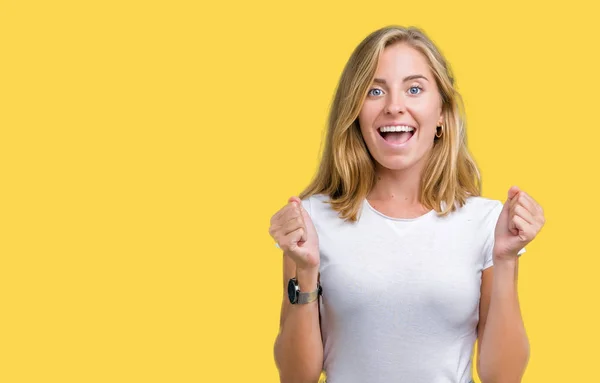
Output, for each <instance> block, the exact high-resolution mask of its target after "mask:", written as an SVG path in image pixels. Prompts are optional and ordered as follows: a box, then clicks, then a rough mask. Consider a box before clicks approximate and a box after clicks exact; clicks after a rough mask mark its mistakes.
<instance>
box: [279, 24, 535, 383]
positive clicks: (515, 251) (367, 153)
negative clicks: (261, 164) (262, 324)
mask: <svg viewBox="0 0 600 383" xmlns="http://www.w3.org/2000/svg"><path fill="white" fill-rule="evenodd" d="M480 185H481V183H480V175H479V171H478V169H477V166H476V164H475V162H474V161H473V159H472V157H471V156H470V154H469V152H468V149H467V146H466V134H465V130H464V118H463V112H462V104H461V98H460V95H459V94H458V93H457V91H456V90H455V89H454V80H453V77H452V74H451V71H450V68H449V66H448V64H447V62H446V60H445V59H444V57H443V56H442V55H441V53H440V51H439V50H438V49H437V47H436V46H435V45H434V44H433V42H432V41H431V40H430V39H429V38H428V37H427V36H426V35H425V34H424V33H423V32H422V31H421V30H419V29H417V28H414V27H412V28H403V27H396V26H393V27H386V28H382V29H380V30H377V31H375V32H373V33H372V34H370V35H369V36H367V37H366V39H365V40H363V41H362V42H361V43H360V44H359V46H358V47H357V48H356V49H355V51H354V52H353V54H352V56H351V57H350V59H349V61H348V63H347V65H346V67H345V69H344V71H343V73H342V76H341V79H340V82H339V85H338V88H337V90H336V94H335V99H334V102H333V104H332V107H331V112H330V118H329V128H328V132H327V137H326V145H325V150H324V153H323V157H322V162H321V166H320V168H319V171H318V172H317V175H316V177H315V178H314V180H313V182H312V183H311V184H310V185H309V186H308V187H307V189H306V190H304V191H303V192H302V193H301V194H300V196H299V198H297V197H292V198H290V199H289V201H288V203H287V205H285V206H284V207H283V208H282V209H281V210H279V211H278V212H277V213H275V214H274V215H273V217H272V218H271V226H270V228H269V233H270V234H271V236H272V237H273V238H274V239H275V241H276V242H277V244H278V246H279V247H280V248H281V249H282V250H283V252H284V257H283V258H284V261H283V263H284V270H283V274H284V287H285V289H286V294H284V300H283V304H282V309H281V321H280V326H281V327H280V333H279V335H278V337H277V340H276V342H275V360H276V364H277V367H278V369H279V373H280V377H281V381H282V382H317V381H318V380H319V376H320V374H321V372H322V370H323V369H324V370H325V372H326V375H327V381H328V382H329V383H338V382H342V383H349V382H386V383H389V382H411V383H413V382H427V383H442V382H444V383H446V382H457V383H469V382H471V381H472V358H471V357H472V353H473V348H474V342H475V341H476V340H478V344H479V347H478V350H479V353H478V354H479V355H478V358H477V366H476V367H477V370H478V374H479V376H480V377H481V379H482V381H483V382H484V383H485V382H518V381H520V380H521V377H522V375H523V373H524V371H525V368H526V365H527V362H528V358H529V343H528V339H527V335H526V332H525V328H524V324H523V320H522V317H521V314H520V309H519V302H518V296H517V287H516V282H517V270H518V257H519V255H520V254H522V253H523V252H524V251H525V245H527V244H528V243H529V242H530V241H531V240H532V239H533V238H534V237H535V236H536V235H537V233H538V232H539V230H540V229H541V227H542V226H543V224H544V215H543V211H542V208H541V207H540V206H539V204H538V203H537V202H535V200H534V199H533V198H531V197H530V196H529V195H528V194H527V193H525V192H524V191H522V190H520V189H519V188H517V187H511V188H510V189H509V190H508V198H507V200H506V202H505V203H502V202H500V201H496V200H491V199H486V198H483V197H481V196H480V191H481V187H480Z"/></svg>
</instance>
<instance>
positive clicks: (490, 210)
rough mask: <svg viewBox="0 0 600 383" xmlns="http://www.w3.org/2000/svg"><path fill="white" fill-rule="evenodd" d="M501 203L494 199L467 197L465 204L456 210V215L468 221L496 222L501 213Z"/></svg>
mask: <svg viewBox="0 0 600 383" xmlns="http://www.w3.org/2000/svg"><path fill="white" fill-rule="evenodd" d="M502 205H503V203H502V202H501V201H499V200H496V199H491V198H486V197H480V196H478V197H469V198H467V200H466V202H465V204H464V205H463V206H461V207H459V208H458V209H457V214H459V215H462V216H464V217H467V219H469V220H475V221H479V222H481V223H485V222H489V221H492V222H494V223H495V222H496V219H497V218H498V216H499V215H500V212H501V211H502Z"/></svg>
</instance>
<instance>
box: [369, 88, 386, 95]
mask: <svg viewBox="0 0 600 383" xmlns="http://www.w3.org/2000/svg"><path fill="white" fill-rule="evenodd" d="M373 91H379V92H381V93H380V94H373V93H372V92H373ZM382 93H383V92H382V91H381V89H377V88H373V89H371V90H369V96H381V94H382Z"/></svg>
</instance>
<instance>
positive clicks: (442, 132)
mask: <svg viewBox="0 0 600 383" xmlns="http://www.w3.org/2000/svg"><path fill="white" fill-rule="evenodd" d="M438 128H442V129H440V134H439V135H438V131H437V129H436V131H435V136H436V137H437V138H440V137H441V136H443V135H444V125H440V126H438Z"/></svg>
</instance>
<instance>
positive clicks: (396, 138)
mask: <svg viewBox="0 0 600 383" xmlns="http://www.w3.org/2000/svg"><path fill="white" fill-rule="evenodd" d="M386 128H387V127H383V128H379V129H377V133H379V135H380V136H381V137H382V138H383V139H384V140H385V141H386V142H387V143H389V144H391V145H403V144H405V143H407V142H408V140H410V139H411V138H412V136H413V135H414V134H415V131H416V130H415V129H414V128H412V127H410V128H405V127H401V128H395V129H386ZM382 130H383V131H382Z"/></svg>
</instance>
